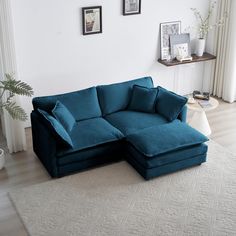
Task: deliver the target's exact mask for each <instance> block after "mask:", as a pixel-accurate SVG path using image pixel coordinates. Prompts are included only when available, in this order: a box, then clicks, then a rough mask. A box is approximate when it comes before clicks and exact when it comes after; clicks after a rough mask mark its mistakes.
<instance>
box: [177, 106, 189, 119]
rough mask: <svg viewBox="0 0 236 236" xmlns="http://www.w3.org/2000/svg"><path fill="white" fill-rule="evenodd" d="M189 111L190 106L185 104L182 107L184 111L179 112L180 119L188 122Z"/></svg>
mask: <svg viewBox="0 0 236 236" xmlns="http://www.w3.org/2000/svg"><path fill="white" fill-rule="evenodd" d="M187 112H188V107H187V106H186V105H185V106H184V107H183V109H182V111H181V112H180V113H179V116H178V119H179V120H181V121H182V122H184V123H186V122H187Z"/></svg>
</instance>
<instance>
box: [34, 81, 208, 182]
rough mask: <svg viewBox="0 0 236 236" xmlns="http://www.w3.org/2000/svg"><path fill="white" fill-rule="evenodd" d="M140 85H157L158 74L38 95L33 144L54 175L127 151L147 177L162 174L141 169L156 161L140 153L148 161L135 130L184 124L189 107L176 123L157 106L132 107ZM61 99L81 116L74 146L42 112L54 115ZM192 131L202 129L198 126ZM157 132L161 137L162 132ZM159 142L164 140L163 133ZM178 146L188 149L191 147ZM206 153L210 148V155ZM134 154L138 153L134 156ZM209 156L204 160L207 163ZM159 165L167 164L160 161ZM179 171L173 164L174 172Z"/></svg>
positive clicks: (123, 155)
mask: <svg viewBox="0 0 236 236" xmlns="http://www.w3.org/2000/svg"><path fill="white" fill-rule="evenodd" d="M134 86H143V87H145V88H150V89H151V88H153V87H154V86H153V82H152V78H151V77H144V78H140V79H136V80H132V81H127V82H123V83H116V84H111V85H102V86H97V87H91V88H88V89H84V90H80V91H76V92H71V93H65V94H60V95H53V96H44V97H35V98H34V99H33V108H34V109H33V111H32V113H31V123H32V138H33V149H34V152H35V153H36V155H37V156H38V158H39V159H40V160H41V162H42V163H43V165H44V166H45V168H46V169H47V171H48V172H49V174H50V175H51V176H52V177H61V176H64V175H68V174H70V173H74V172H77V171H80V170H84V169H87V168H90V167H93V166H96V165H100V164H104V163H108V162H114V161H118V160H120V159H124V158H126V156H127V160H128V161H129V163H131V164H132V165H133V166H134V168H136V169H137V170H138V172H139V173H140V174H142V175H143V177H144V178H146V179H149V178H152V177H155V176H158V175H160V174H161V173H162V172H160V171H159V172H158V173H156V174H155V173H154V174H153V173H152V174H151V175H150V174H146V172H145V171H139V169H140V168H141V169H142V168H144V169H149V167H150V166H147V165H149V164H148V163H149V162H147V165H146V164H144V162H143V161H142V160H141V159H140V158H139V156H141V157H142V158H143V159H144V160H146V157H143V156H142V154H140V153H137V152H139V151H138V149H137V147H136V146H135V143H133V142H132V141H130V140H131V139H132V136H131V138H130V135H137V134H138V133H139V132H142V131H143V132H145V130H146V129H147V130H148V129H150V130H155V127H158V126H164V125H166V126H168V125H170V124H172V123H173V122H176V127H178V125H179V124H180V123H185V122H186V114H187V108H186V106H184V107H183V109H182V110H181V111H180V112H179V115H178V117H177V119H175V120H174V121H171V122H170V121H169V120H168V119H166V118H165V116H163V115H161V114H159V113H157V112H155V111H154V112H152V113H151V112H141V111H137V110H130V109H128V107H129V103H130V99H131V97H132V92H133V87H134ZM58 101H59V102H61V103H63V104H64V105H65V106H66V108H67V109H68V110H69V112H70V113H71V115H72V116H73V118H74V120H75V125H74V126H73V129H72V130H71V131H69V132H68V134H69V136H70V138H71V140H72V142H73V145H72V146H68V145H67V143H65V142H64V141H63V140H62V139H61V138H60V137H59V136H58V134H57V133H56V132H55V130H54V129H52V127H51V123H50V122H51V120H50V119H49V120H46V121H45V119H44V118H45V117H43V116H42V114H40V111H41V110H43V111H44V112H45V113H46V114H48V117H51V118H52V117H53V109H54V108H55V105H56V103H57V102H58ZM52 119H54V118H52ZM178 123H179V124H178ZM186 126H187V125H186ZM152 127H153V128H152ZM185 128H186V127H185ZM186 129H187V130H188V129H190V127H188V126H187V128H186ZM150 130H149V131H147V132H150ZM162 132H164V129H162ZM191 132H193V133H195V132H197V131H195V130H193V129H192V130H191ZM140 135H142V133H141V134H140ZM156 135H157V136H158V134H156ZM206 140H207V139H205V140H204V139H201V142H200V143H197V144H196V143H195V144H191V143H189V145H187V149H193V154H194V152H195V151H194V150H195V148H196V146H197V145H201V144H202V143H204V142H205V141H206ZM154 141H155V140H154ZM156 142H158V138H157V139H156ZM167 142H168V140H167ZM177 149H186V146H184V147H178V148H177ZM177 149H176V150H171V151H168V152H167V153H165V155H169V154H168V153H169V152H172V153H175V151H176V153H178V150H177ZM206 152H207V149H206V148H205V149H204V154H206ZM184 153H185V152H183V154H182V153H180V154H179V155H182V160H183V161H184V159H185V154H184ZM162 154H163V153H162ZM173 155H174V154H173ZM130 156H132V157H131V158H130ZM190 156H191V155H190ZM192 156H194V155H192ZM138 158H139V160H141V161H139V164H138V165H137V164H136V165H135V164H134V163H135V162H136V163H137V160H138ZM155 158H157V159H158V158H159V156H158V155H157V156H156V157H155ZM161 158H162V159H163V158H164V157H161ZM187 158H189V156H187ZM171 160H172V159H171ZM204 161H205V160H203V159H202V160H201V162H204ZM174 162H175V160H174ZM195 164H200V162H197V163H195V162H193V163H192V165H195ZM163 165H164V164H163ZM176 166H177V168H175V169H174V170H177V169H181V168H180V167H179V168H178V165H176ZM182 166H184V165H182ZM187 166H191V165H187ZM187 166H186V167H187ZM158 168H165V167H164V166H163V167H161V165H159V167H158ZM174 170H172V169H171V168H170V169H169V172H173V171H174ZM169 172H168V171H167V172H164V173H169ZM143 173H144V174H143Z"/></svg>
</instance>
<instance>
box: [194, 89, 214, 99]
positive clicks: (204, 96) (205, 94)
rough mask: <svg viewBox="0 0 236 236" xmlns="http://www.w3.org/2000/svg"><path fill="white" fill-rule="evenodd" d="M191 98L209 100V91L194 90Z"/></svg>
mask: <svg viewBox="0 0 236 236" xmlns="http://www.w3.org/2000/svg"><path fill="white" fill-rule="evenodd" d="M193 98H195V99H201V100H209V99H210V93H208V92H203V93H201V92H200V91H198V90H194V91H193Z"/></svg>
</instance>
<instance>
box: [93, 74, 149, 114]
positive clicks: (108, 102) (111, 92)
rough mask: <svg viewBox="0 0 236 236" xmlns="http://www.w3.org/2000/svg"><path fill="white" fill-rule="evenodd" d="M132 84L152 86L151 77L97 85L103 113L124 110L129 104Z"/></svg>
mask: <svg viewBox="0 0 236 236" xmlns="http://www.w3.org/2000/svg"><path fill="white" fill-rule="evenodd" d="M134 85H140V86H145V87H148V88H152V87H153V82H152V78H151V77H144V78H140V79H136V80H131V81H127V82H123V83H117V84H111V85H101V86H98V87H97V91H98V98H99V103H100V106H101V109H102V113H103V115H108V114H110V113H113V112H117V111H120V110H125V109H126V108H127V106H128V104H129V101H130V98H131V95H132V88H133V86H134Z"/></svg>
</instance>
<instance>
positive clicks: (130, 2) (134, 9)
mask: <svg viewBox="0 0 236 236" xmlns="http://www.w3.org/2000/svg"><path fill="white" fill-rule="evenodd" d="M135 14H141V0H123V15H124V16H128V15H135Z"/></svg>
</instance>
